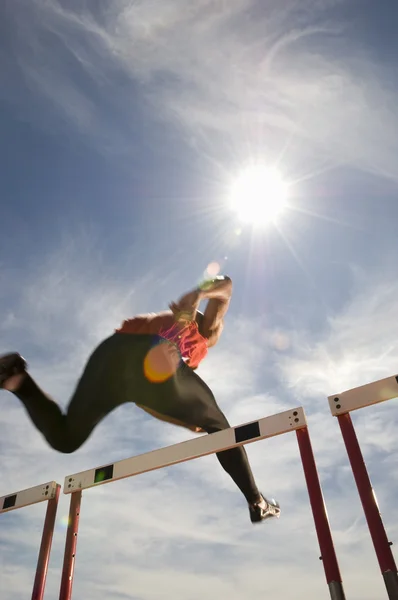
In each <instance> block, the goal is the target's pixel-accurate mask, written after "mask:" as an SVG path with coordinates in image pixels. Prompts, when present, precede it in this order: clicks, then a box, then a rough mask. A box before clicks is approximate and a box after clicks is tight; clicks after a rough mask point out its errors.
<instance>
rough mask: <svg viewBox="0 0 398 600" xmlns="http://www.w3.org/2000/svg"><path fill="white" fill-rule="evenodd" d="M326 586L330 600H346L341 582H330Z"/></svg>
mask: <svg viewBox="0 0 398 600" xmlns="http://www.w3.org/2000/svg"><path fill="white" fill-rule="evenodd" d="M328 585H329V592H330V598H331V600H346V598H345V594H344V590H343V584H342V583H341V581H331V582H330V583H329V584H328Z"/></svg>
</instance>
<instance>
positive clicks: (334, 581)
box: [296, 427, 345, 600]
mask: <svg viewBox="0 0 398 600" xmlns="http://www.w3.org/2000/svg"><path fill="white" fill-rule="evenodd" d="M296 436H297V443H298V446H299V450H300V456H301V461H302V463H303V470H304V475H305V480H306V483H307V488H308V495H309V498H310V503H311V509H312V514H313V517H314V522H315V529H316V533H317V536H318V542H319V547H320V549H321V556H320V559H321V560H322V562H323V568H324V570H325V576H326V581H327V584H328V586H329V592H330V597H331V600H345V594H344V590H343V583H342V579H341V575H340V569H339V565H338V562H337V556H336V552H335V549H334V544H333V538H332V533H331V531H330V525H329V519H328V515H327V512H326V506H325V502H324V499H323V494H322V488H321V484H320V481H319V476H318V471H317V468H316V464H315V458H314V453H313V451H312V445H311V439H310V435H309V431H308V428H307V427H304V428H303V429H297V430H296Z"/></svg>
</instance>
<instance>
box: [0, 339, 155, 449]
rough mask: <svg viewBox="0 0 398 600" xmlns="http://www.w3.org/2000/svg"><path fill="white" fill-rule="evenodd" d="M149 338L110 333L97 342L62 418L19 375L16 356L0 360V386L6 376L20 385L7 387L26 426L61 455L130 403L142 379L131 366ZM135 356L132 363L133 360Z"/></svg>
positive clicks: (28, 378) (51, 403) (20, 362)
mask: <svg viewBox="0 0 398 600" xmlns="http://www.w3.org/2000/svg"><path fill="white" fill-rule="evenodd" d="M150 343H151V338H150V336H126V335H122V334H115V335H113V336H111V337H110V338H108V339H106V340H105V341H104V342H102V343H101V344H100V345H99V346H98V347H97V348H96V349H95V350H94V352H93V354H92V355H91V357H90V358H89V360H88V362H87V364H86V367H85V369H84V371H83V374H82V376H81V378H80V380H79V382H78V384H77V387H76V389H75V392H74V394H73V396H72V399H71V401H70V403H69V406H68V409H67V411H66V414H64V413H63V412H62V410H61V408H60V407H59V406H58V404H56V403H55V402H54V401H53V400H52V399H51V398H50V397H49V396H48V395H47V394H46V393H44V392H43V391H42V390H41V389H40V388H39V386H38V385H37V384H36V383H35V381H34V380H33V379H32V377H31V376H30V375H29V374H28V373H26V372H25V371H24V368H23V364H24V361H23V359H21V357H19V356H18V355H10V356H9V357H2V358H0V387H5V388H7V381H11V379H10V377H8V380H7V376H11V377H12V378H14V379H15V378H18V377H19V375H18V372H19V373H21V376H20V379H21V381H20V382H19V383H18V385H17V387H16V388H14V389H13V388H12V386H11V387H9V386H8V389H9V390H10V391H12V393H13V394H14V395H15V396H17V397H18V398H19V399H20V400H21V401H22V403H23V405H24V407H25V409H26V410H27V412H28V414H29V416H30V418H31V420H32V422H33V423H34V425H35V426H36V427H37V429H38V430H39V431H40V432H41V433H42V435H43V436H44V437H45V439H46V440H47V442H48V443H49V444H50V446H51V447H52V448H54V449H55V450H58V451H59V452H63V453H71V452H74V451H75V450H77V449H78V448H79V447H80V446H81V445H82V444H83V443H84V442H85V441H86V440H87V438H88V437H89V436H90V434H91V432H92V431H93V429H94V428H95V426H96V425H97V424H98V423H99V422H100V421H101V420H102V419H103V418H104V417H105V416H106V415H107V414H109V413H110V412H111V411H112V410H114V409H115V408H116V407H117V406H119V405H121V404H123V403H125V402H132V401H133V400H134V398H135V394H136V393H137V392H138V394H139V391H140V389H142V381H141V380H143V376H142V374H141V373H140V370H139V369H137V368H136V365H137V364H139V365H141V363H142V355H143V352H145V350H146V348H148V347H149V346H150ZM137 357H138V361H137Z"/></svg>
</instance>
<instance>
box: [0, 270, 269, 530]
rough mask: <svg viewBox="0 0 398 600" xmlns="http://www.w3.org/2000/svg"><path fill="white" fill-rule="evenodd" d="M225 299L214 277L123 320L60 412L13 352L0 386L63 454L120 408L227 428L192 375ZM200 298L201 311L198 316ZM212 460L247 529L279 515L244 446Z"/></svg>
mask: <svg viewBox="0 0 398 600" xmlns="http://www.w3.org/2000/svg"><path fill="white" fill-rule="evenodd" d="M231 294H232V281H231V279H230V278H229V277H227V276H218V277H216V278H214V279H212V280H210V281H207V282H205V283H204V284H203V285H201V286H199V287H198V288H196V289H194V290H192V291H190V292H188V293H187V294H185V295H183V296H182V297H181V298H180V299H179V300H178V301H177V302H172V303H171V304H170V305H169V308H170V310H168V311H164V312H160V313H152V314H145V315H138V316H136V317H133V318H132V319H128V320H125V321H124V322H123V323H122V325H121V327H120V328H119V329H116V330H115V332H114V333H113V335H111V336H110V337H108V338H107V339H105V340H104V341H103V342H101V343H100V344H99V346H98V347H97V348H96V349H95V350H94V352H93V353H92V354H91V356H90V357H89V360H88V362H87V364H86V366H85V369H84V371H83V374H82V376H81V378H80V380H79V381H78V383H77V386H76V389H75V391H74V394H73V396H72V398H71V400H70V402H69V406H68V408H67V412H66V414H63V413H62V411H61V409H60V407H59V406H58V405H57V404H56V403H55V402H54V401H53V400H52V399H51V398H50V397H49V396H48V395H47V394H46V393H44V392H43V391H42V390H41V389H40V388H39V387H38V385H37V384H36V383H35V381H34V380H33V379H32V377H31V376H30V375H29V373H28V372H27V363H26V361H25V360H24V358H23V357H22V356H21V355H20V354H18V353H11V354H7V355H5V356H2V357H0V387H1V388H3V389H5V390H8V391H10V392H12V393H13V394H14V395H15V396H17V397H18V398H19V399H20V400H21V401H22V403H23V405H24V407H25V409H26V410H27V412H28V414H29V416H30V418H31V420H32V422H33V423H34V425H35V426H36V428H37V429H38V430H39V431H40V432H41V434H42V435H43V436H44V438H45V439H46V440H47V442H48V444H49V445H50V446H51V447H52V448H54V449H55V450H58V451H59V452H63V453H71V452H74V451H75V450H77V449H78V448H79V447H80V446H81V445H82V444H83V443H84V442H85V441H86V440H87V439H88V438H89V436H90V434H91V433H92V431H93V430H94V428H95V427H96V425H97V424H98V423H99V422H100V421H101V420H102V419H103V418H104V417H105V416H106V415H108V414H109V413H110V412H112V411H113V410H114V409H115V408H117V407H118V406H120V405H122V404H124V403H126V402H134V403H135V404H136V405H137V406H139V407H140V408H141V409H143V410H145V411H146V412H147V413H149V414H151V415H152V416H154V417H156V418H158V419H161V420H163V421H167V422H169V423H173V424H175V425H179V426H182V427H186V428H187V429H189V430H191V431H194V432H198V433H199V432H205V433H215V432H217V431H221V430H223V429H227V428H229V427H230V425H229V423H228V421H227V419H226V417H225V415H224V414H223V413H222V411H221V410H220V408H219V407H218V405H217V403H216V400H215V398H214V396H213V393H212V391H211V390H210V388H209V387H208V386H207V385H206V383H205V382H204V381H203V380H202V379H201V378H200V377H199V376H198V375H197V373H195V370H196V369H197V367H198V366H199V364H200V363H201V361H202V360H203V359H204V358H205V356H206V355H207V352H208V349H209V348H212V347H213V346H215V344H216V343H217V342H218V340H219V338H220V335H221V332H222V330H223V326H224V317H225V314H226V312H227V310H228V307H229V304H230V300H231ZM202 300H204V301H207V305H206V308H205V311H204V313H201V312H200V311H199V310H198V309H199V305H200V303H201V301H202ZM217 458H218V460H219V462H220V464H221V466H222V467H223V468H224V470H225V471H226V472H227V473H228V474H229V475H230V477H231V478H232V480H233V481H234V482H235V484H236V485H237V486H238V488H239V489H240V490H241V492H242V493H243V495H244V497H245V498H246V501H247V503H248V506H249V513H250V518H251V521H252V523H257V522H260V521H263V520H265V519H268V518H269V517H279V515H280V508H279V505H278V503H277V502H275V501H274V500H268V499H266V498H265V497H264V496H263V495H262V494H261V493H260V492H259V490H258V488H257V485H256V483H255V481H254V477H253V474H252V471H251V468H250V466H249V462H248V458H247V454H246V450H245V448H244V447H243V446H240V447H235V448H231V449H230V450H224V451H222V452H219V453H218V454H217Z"/></svg>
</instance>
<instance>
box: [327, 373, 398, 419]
mask: <svg viewBox="0 0 398 600" xmlns="http://www.w3.org/2000/svg"><path fill="white" fill-rule="evenodd" d="M393 398H398V375H393V376H391V377H385V378H384V379H379V380H378V381H373V382H372V383H367V384H366V385H361V386H360V387H357V388H353V389H351V390H347V391H346V392H342V393H340V394H333V396H329V397H328V401H329V406H330V411H331V413H332V415H333V416H334V417H337V416H338V415H343V414H344V413H348V412H351V411H353V410H358V409H359V408H364V407H365V406H371V405H372V404H379V403H380V402H385V401H386V400H392V399H393Z"/></svg>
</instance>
